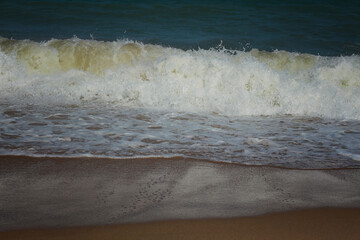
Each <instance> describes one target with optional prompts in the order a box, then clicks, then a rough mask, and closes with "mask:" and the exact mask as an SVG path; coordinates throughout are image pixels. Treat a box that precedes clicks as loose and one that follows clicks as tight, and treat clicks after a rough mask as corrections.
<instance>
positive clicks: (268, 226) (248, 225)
mask: <svg viewBox="0 0 360 240" xmlns="http://www.w3.org/2000/svg"><path fill="white" fill-rule="evenodd" d="M359 222H360V209H313V210H302V211H294V212H285V213H276V214H268V215H264V216H258V217H243V218H234V219H202V220H182V221H163V222H150V223H135V224H121V225H109V226H95V227H77V228H61V229H41V230H22V231H10V232H0V238H1V239H8V240H12V239H28V240H32V239H34V240H35V239H36V240H42V239H44V240H45V239H46V240H52V239H54V240H55V239H69V240H72V239H73V240H81V239H94V240H95V239H101V240H107V239H122V240H127V239H129V240H130V239H148V240H152V239H154V240H155V239H156V240H160V239H188V240H191V239H194V240H201V239H204V240H205V239H207V240H211V239H223V240H226V239H246V240H249V239H253V240H256V239H259V240H264V239H269V240H270V239H293V240H296V239H306V240H311V239H316V240H321V239H324V240H325V239H326V240H331V239H334V240H335V239H336V240H339V239H342V240H347V239H354V240H358V239H359V237H360V228H359V225H358V224H359Z"/></svg>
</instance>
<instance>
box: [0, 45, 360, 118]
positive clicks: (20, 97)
mask: <svg viewBox="0 0 360 240" xmlns="http://www.w3.org/2000/svg"><path fill="white" fill-rule="evenodd" d="M0 48H1V52H0V86H1V88H0V93H1V95H0V97H1V99H2V100H3V101H7V102H22V101H23V102H26V103H29V102H34V103H37V104H42V103H46V104H60V105H61V104H83V103H84V102H92V103H97V102H99V103H111V104H114V105H119V106H130V107H151V108H160V109H172V110H175V111H190V112H216V113H219V114H223V115H238V116H241V115H276V114H293V115H309V116H322V117H328V118H347V119H360V57H359V56H349V57H321V56H314V55H309V54H299V53H290V52H285V51H274V52H263V51H259V50H256V49H254V50H252V51H250V52H242V51H233V52H229V51H227V50H226V49H222V50H214V49H213V50H202V49H199V50H188V51H184V50H180V49H175V48H170V47H167V48H166V47H161V46H156V45H146V44H142V43H137V42H131V41H120V40H119V41H114V42H102V41H95V40H81V39H77V38H73V39H66V40H57V39H53V40H50V41H47V42H41V43H38V42H33V41H29V40H22V41H18V40H10V39H5V38H1V39H0Z"/></svg>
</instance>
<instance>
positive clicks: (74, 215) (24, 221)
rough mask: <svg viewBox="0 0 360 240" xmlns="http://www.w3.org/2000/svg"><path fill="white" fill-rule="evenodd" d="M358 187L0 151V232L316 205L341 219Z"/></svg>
mask: <svg viewBox="0 0 360 240" xmlns="http://www.w3.org/2000/svg"><path fill="white" fill-rule="evenodd" d="M358 186H360V169H326V170H315V169H312V170H304V169H283V168H277V167H271V166H270V167H269V166H243V165H238V164H227V163H226V164H223V163H214V162H210V161H202V160H190V159H183V158H173V159H170V160H169V159H152V158H151V159H140V158H139V159H122V160H116V159H94V158H34V157H22V156H0V190H1V191H0V233H1V234H5V232H9V231H12V232H18V231H20V232H22V231H23V230H21V229H29V230H28V231H29V232H31V231H33V230H34V229H44V228H46V229H54V228H59V230H58V231H60V232H61V231H62V230H61V229H68V228H69V227H70V228H79V229H80V228H82V226H95V227H89V228H94V229H95V228H98V227H96V226H105V225H108V226H109V227H110V226H114V228H115V229H116V228H117V227H116V226H125V225H126V224H140V225H139V226H142V225H141V224H145V225H146V224H152V223H153V224H160V223H162V222H165V223H164V224H165V225H167V223H168V222H169V224H173V223H172V222H174V221H175V222H176V221H181V222H182V221H184V223H185V222H191V221H200V222H202V223H201V224H202V225H203V226H206V224H207V222H208V221H210V222H211V221H220V222H223V220H225V222H226V221H230V222H232V221H234V222H237V221H245V220H236V219H253V218H256V219H263V217H265V218H267V217H266V216H268V215H272V214H275V215H276V214H280V215H281V214H285V215H286V214H290V215H291V214H292V212H294V211H310V212H312V211H317V210H316V209H323V208H326V209H328V210H329V211H330V212H333V211H335V212H337V211H340V212H343V211H345V212H347V211H348V210H346V209H353V210H354V211H355V212H354V213H353V214H350V215H349V216H350V217H355V218H356V219H357V217H358V216H359V215H360V214H359V209H360V189H359V187H358ZM304 209H308V210H304ZM309 209H310V210H309ZM336 209H343V210H336ZM344 209H345V210H344ZM319 211H323V210H319ZM341 214H343V213H341ZM320 215H321V214H320ZM320 215H319V216H320ZM190 219H197V220H190ZM216 219H218V220H216ZM219 219H220V220H219ZM227 219H229V220H227ZM284 219H287V217H286V218H284ZM246 221H247V220H246ZM259 221H260V220H259ZM261 221H263V220H261ZM281 221H283V222H287V220H281ZM339 221H340V220H339ZM344 221H345V222H346V221H347V220H346V219H345V220H344ZM344 221H343V222H344ZM269 222H270V223H271V222H272V220H270V221H269ZM305 222H306V221H305ZM124 224H125V225H124ZM186 224H188V223H185V225H186ZM219 224H220V225H221V224H222V223H219ZM229 224H230V223H229ZM341 224H342V223H341ZM160 225H161V224H160ZM181 225H182V224H181ZM190 225H191V224H190ZM126 226H127V225H126ZM323 226H324V228H331V227H330V226H328V225H327V224H326V223H324V225H323ZM85 228H87V227H85ZM99 228H102V227H99ZM120 228H122V227H120ZM141 228H142V227H141ZM330 230H331V229H330ZM24 231H25V232H26V231H27V230H24ZM34 231H37V230H34ZM49 231H50V230H49ZM54 231H57V230H54ZM64 231H67V230H64ZM91 231H92V230H91ZM94 231H95V230H94ZM96 231H97V230H96ZM114 231H115V230H114ZM116 231H117V230H116ZM219 231H220V230H219ZM110 232H111V231H110ZM59 234H60V235H61V234H63V233H59ZM104 234H105V233H104ZM238 234H239V233H238ZM30 239H31V238H30ZM53 239H56V238H53ZM130 239H131V238H130Z"/></svg>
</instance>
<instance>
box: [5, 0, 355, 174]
mask: <svg viewBox="0 0 360 240" xmlns="http://www.w3.org/2000/svg"><path fill="white" fill-rule="evenodd" d="M0 36H1V37H0V155H26V156H52V157H59V156H60V157H61V156H66V157H89V156H91V157H105V158H118V159H119V160H121V159H122V158H150V157H155V158H156V157H161V158H172V157H179V156H180V157H184V158H192V159H206V160H211V161H221V162H232V163H241V164H252V165H272V166H282V167H291V168H353V167H356V168H358V167H360V4H358V3H355V2H351V1H286V2H284V1H136V2H133V1H7V2H3V1H2V2H0Z"/></svg>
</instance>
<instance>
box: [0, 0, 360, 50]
mask: <svg viewBox="0 0 360 240" xmlns="http://www.w3.org/2000/svg"><path fill="white" fill-rule="evenodd" d="M74 35H75V36H77V37H79V38H82V39H89V38H94V39H96V40H109V41H112V40H116V39H124V38H127V39H130V40H136V41H141V42H144V43H155V44H161V45H164V46H171V47H176V48H182V49H192V48H194V49H197V48H198V47H200V48H204V49H208V48H211V47H216V46H217V45H219V44H220V43H221V42H222V45H223V46H225V47H226V48H227V49H237V50H242V49H245V50H249V49H252V48H257V49H260V50H267V51H272V50H276V49H278V50H286V51H290V52H301V53H312V54H319V55H326V56H327V55H332V56H339V55H352V54H357V55H358V54H360V3H359V2H358V1H321V0H317V1H316V0H315V1H250V0H248V1H247V0H242V1H199V0H192V1H145V0H143V1H81V0H76V1H61V0H58V1H28V0H15V1H1V3H0V36H2V37H6V38H14V39H31V40H35V41H39V40H49V39H51V38H58V39H65V38H71V37H73V36H74Z"/></svg>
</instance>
